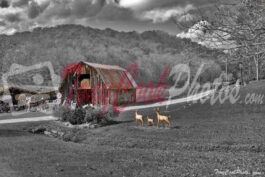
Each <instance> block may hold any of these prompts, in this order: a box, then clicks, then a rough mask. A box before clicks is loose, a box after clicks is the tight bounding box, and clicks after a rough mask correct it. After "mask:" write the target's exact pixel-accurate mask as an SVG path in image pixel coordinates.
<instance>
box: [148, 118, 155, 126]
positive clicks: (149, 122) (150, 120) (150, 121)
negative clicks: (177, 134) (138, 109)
mask: <svg viewBox="0 0 265 177" xmlns="http://www.w3.org/2000/svg"><path fill="white" fill-rule="evenodd" d="M147 125H153V126H154V125H155V124H154V119H151V118H150V117H149V116H147Z"/></svg>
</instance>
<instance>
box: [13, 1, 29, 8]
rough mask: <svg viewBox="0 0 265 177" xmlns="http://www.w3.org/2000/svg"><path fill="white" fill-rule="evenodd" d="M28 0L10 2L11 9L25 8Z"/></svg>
mask: <svg viewBox="0 0 265 177" xmlns="http://www.w3.org/2000/svg"><path fill="white" fill-rule="evenodd" d="M29 1H30V0H14V1H13V2H12V6H13V7H23V6H27V5H28V3H29Z"/></svg>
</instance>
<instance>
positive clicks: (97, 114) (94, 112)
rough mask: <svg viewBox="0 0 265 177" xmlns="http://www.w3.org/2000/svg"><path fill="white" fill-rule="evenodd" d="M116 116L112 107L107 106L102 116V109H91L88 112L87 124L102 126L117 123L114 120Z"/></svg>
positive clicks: (86, 116)
mask: <svg viewBox="0 0 265 177" xmlns="http://www.w3.org/2000/svg"><path fill="white" fill-rule="evenodd" d="M115 115H116V114H115V113H114V111H113V106H112V105H109V106H107V108H106V109H105V111H104V113H103V114H102V116H101V107H89V108H87V110H86V115H85V122H87V123H89V122H93V123H99V124H101V125H107V124H113V123H114V122H115V121H113V120H112V118H113V117H114V116H115Z"/></svg>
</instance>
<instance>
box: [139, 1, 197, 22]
mask: <svg viewBox="0 0 265 177" xmlns="http://www.w3.org/2000/svg"><path fill="white" fill-rule="evenodd" d="M193 9H194V6H193V5H191V4H188V5H186V6H185V7H173V8H163V9H153V10H150V11H146V12H143V13H142V14H141V15H140V16H138V17H139V18H140V19H142V20H152V21H153V23H163V22H166V21H168V20H170V19H171V18H175V17H179V18H182V19H183V18H184V16H183V15H185V13H187V12H189V11H190V10H193Z"/></svg>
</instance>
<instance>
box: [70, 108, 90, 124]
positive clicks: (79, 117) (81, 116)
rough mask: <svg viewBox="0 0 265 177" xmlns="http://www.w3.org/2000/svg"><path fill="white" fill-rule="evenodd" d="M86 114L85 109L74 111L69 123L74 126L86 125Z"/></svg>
mask: <svg viewBox="0 0 265 177" xmlns="http://www.w3.org/2000/svg"><path fill="white" fill-rule="evenodd" d="M85 115H86V112H85V110H84V109H83V108H77V109H75V110H74V111H73V114H72V116H71V117H70V119H69V122H70V123H71V124H73V125H77V124H78V125H79V124H82V123H84V122H85V121H84V120H85Z"/></svg>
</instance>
